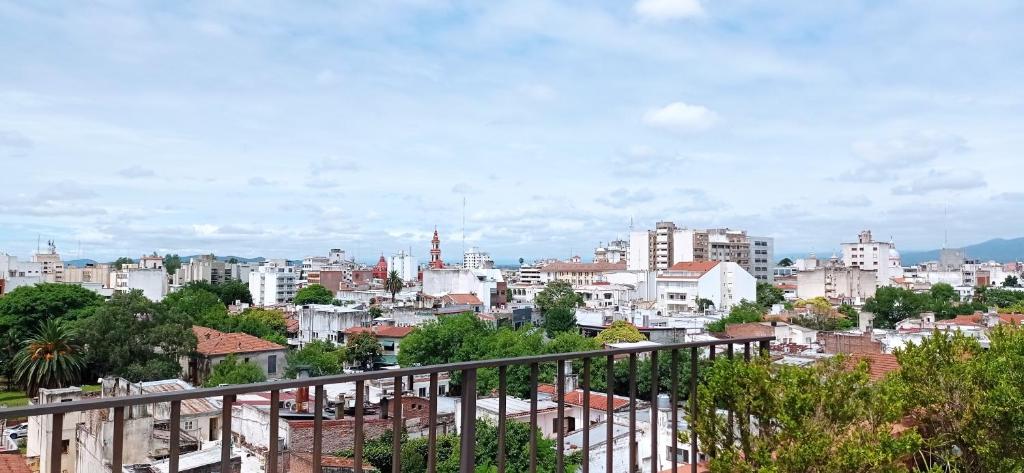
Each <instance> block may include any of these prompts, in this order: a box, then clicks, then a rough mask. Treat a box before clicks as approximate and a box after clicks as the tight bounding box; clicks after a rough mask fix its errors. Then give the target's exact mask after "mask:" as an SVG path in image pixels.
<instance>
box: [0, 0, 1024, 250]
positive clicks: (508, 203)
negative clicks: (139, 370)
mask: <svg viewBox="0 0 1024 473" xmlns="http://www.w3.org/2000/svg"><path fill="white" fill-rule="evenodd" d="M1022 16H1024V11H1022V10H1021V8H1020V7H1019V6H1018V5H1015V4H1013V3H1012V2H993V3H986V4H983V5H970V6H962V7H958V6H956V5H945V4H940V5H932V4H918V3H915V2H895V3H887V4H884V5H883V4H878V5H875V4H870V3H864V2H848V3H843V4H838V5H827V6H823V5H814V4H804V3H802V2H773V3H771V4H770V5H758V4H753V3H748V2H740V1H735V2H732V1H721V2H708V1H705V2H698V1H696V0H641V1H637V2H603V3H599V4H590V3H588V4H571V3H565V2H547V1H540V0H537V1H531V2H528V5H526V6H524V5H523V4H522V3H519V2H517V3H516V4H515V5H513V4H511V3H506V2H487V3H485V4H472V3H463V2H455V1H437V2H432V1H428V0H416V1H412V0H410V1H396V2H391V3H362V2H360V3H358V4H352V5H345V7H344V8H341V7H337V6H334V7H331V6H321V7H312V6H311V7H310V8H309V9H306V10H304V11H294V10H292V9H288V8H274V7H272V6H269V5H260V4H249V3H246V4H238V5H233V4H219V5H203V4H180V5H177V4H176V5H171V6H167V5H163V6H158V7H157V9H155V10H151V9H142V8H141V7H138V8H137V7H133V6H130V5H118V4H116V3H110V4H103V5H95V6H82V5H77V4H74V3H67V4H62V5H47V6H38V5H19V4H14V3H0V23H2V24H3V25H4V26H5V27H4V28H0V51H2V53H3V55H4V57H5V58H6V61H5V62H4V64H3V66H0V68H2V69H0V70H2V71H4V74H0V164H2V169H4V174H5V176H7V177H8V179H7V180H6V191H7V192H6V195H5V197H4V198H3V199H2V200H0V251H6V252H8V253H12V254H20V255H27V254H29V253H30V252H31V251H33V250H34V249H35V248H36V240H37V237H38V236H40V235H41V238H42V239H43V240H44V241H45V240H48V239H52V240H56V241H57V243H58V247H59V250H60V251H61V253H62V254H64V255H66V256H73V255H75V254H76V253H77V249H78V245H79V242H81V246H82V251H81V254H82V256H84V257H89V258H93V259H99V260H104V259H107V260H112V259H114V258H116V257H118V256H131V257H137V256H138V255H141V254H148V253H150V252H152V251H158V252H160V253H161V254H164V253H178V254H182V255H186V254H199V253H206V252H214V253H218V254H221V253H223V254H227V253H232V254H238V255H239V256H257V255H259V256H266V257H289V258H298V257H302V256H306V255H313V254H322V253H324V252H325V251H326V250H327V249H328V248H332V247H339V246H340V247H342V248H345V249H347V250H349V251H351V252H353V253H355V254H356V255H357V257H358V258H360V259H366V260H369V259H372V258H373V257H375V256H376V255H377V254H379V253H380V252H382V251H383V252H384V253H386V254H390V253H391V252H393V251H398V250H402V249H408V248H409V247H410V246H411V247H412V248H413V251H414V253H415V254H418V255H420V256H421V258H425V256H426V254H427V250H428V249H429V240H430V236H431V234H432V232H433V229H434V227H435V225H436V226H437V227H438V228H439V229H440V231H441V236H442V245H443V248H444V255H445V257H446V258H445V259H446V260H450V259H453V258H454V259H457V260H461V249H462V247H461V235H462V228H461V226H462V218H463V214H462V209H463V207H462V202H463V199H465V200H466V201H467V204H466V213H465V218H466V226H465V231H466V247H467V248H468V247H471V246H479V247H481V248H483V249H484V250H487V251H489V252H490V253H491V254H492V255H493V256H494V258H495V259H496V260H498V261H501V262H509V261H513V260H517V259H518V258H519V257H523V258H526V259H527V260H530V259H533V258H539V257H563V258H564V257H567V256H570V255H572V254H579V255H580V256H583V257H584V258H587V257H588V256H589V255H591V254H592V251H593V247H594V246H596V245H597V244H598V242H607V241H609V240H611V239H613V238H615V237H626V235H627V232H628V228H629V225H630V221H633V222H634V224H635V226H636V227H637V228H650V227H652V226H653V224H654V223H655V222H656V221H658V220H671V221H674V222H676V223H677V224H679V225H681V226H688V227H691V228H708V227H731V228H739V229H745V230H747V231H748V232H749V233H750V234H752V235H763V236H769V237H774V238H775V239H776V245H777V246H776V253H777V254H779V255H784V254H792V253H799V252H805V251H812V250H815V251H817V252H818V253H819V254H822V253H825V252H828V251H830V250H834V249H836V248H838V246H839V244H840V243H841V242H843V241H850V240H853V239H854V238H855V236H856V234H857V232H858V231H860V230H862V229H867V228H870V229H872V230H874V231H875V234H876V236H877V237H878V238H879V239H882V240H885V241H888V240H889V238H890V237H892V238H893V239H894V240H895V242H896V244H897V246H898V247H899V248H900V249H933V248H938V247H941V246H942V245H943V242H944V240H945V237H944V235H945V234H947V232H948V241H949V245H950V246H952V247H958V246H963V245H967V244H972V243H977V242H979V241H984V240H987V239H989V238H995V237H1007V238H1012V237H1017V236H1021V234H1020V232H1019V227H1018V226H1017V225H1016V222H1015V218H1014V217H1016V215H1017V213H1018V211H1019V208H1020V206H1021V204H1022V203H1024V193H1021V192H1019V191H1018V190H1017V187H1016V184H1015V182H1014V178H1015V173H1014V171H1018V170H1019V158H1018V157H1017V154H1018V151H1017V150H1018V149H1020V148H1021V145H1022V144H1024V143H1022V141H1024V137H1022V136H1020V134H1019V132H1018V131H1019V130H1020V129H1022V125H1024V124H1022V123H1021V120H1022V119H1021V115H1020V113H1019V111H1020V109H1021V105H1022V104H1024V96H1022V93H1021V92H1020V90H1019V87H1017V85H1016V84H1017V83H1019V80H1020V79H1021V77H1022V75H1024V74H1022V73H1024V66H1022V64H1024V62H1022V61H1020V60H1019V59H1020V57H1021V54H1022V52H1024V46H1022V45H1024V41H1021V39H1022V38H1021V36H1022V35H1024V34H1022V33H1021V31H1020V30H1019V28H1017V27H1016V26H1017V25H1018V24H1019V22H1020V20H1021V17H1022ZM1015 44H1016V45H1017V46H1014V45H1015ZM981 217H984V218H981ZM243 250H244V251H243ZM371 255H372V256H371Z"/></svg>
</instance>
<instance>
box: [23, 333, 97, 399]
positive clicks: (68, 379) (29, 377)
mask: <svg viewBox="0 0 1024 473" xmlns="http://www.w3.org/2000/svg"><path fill="white" fill-rule="evenodd" d="M14 362H15V364H16V366H17V368H16V373H17V379H18V383H20V384H21V385H22V386H24V387H25V391H26V392H28V393H29V395H35V394H36V392H38V391H39V388H63V387H67V386H73V385H75V384H76V383H77V382H78V381H79V379H81V372H82V369H83V367H84V361H83V357H82V348H81V347H80V346H78V344H76V343H75V341H74V339H73V334H72V332H71V331H70V330H69V329H68V328H67V327H66V326H65V325H64V324H62V323H61V322H58V321H56V320H47V321H45V322H43V323H42V325H40V326H39V329H38V330H37V331H36V333H35V334H33V335H32V336H31V337H30V338H29V339H28V340H27V341H26V342H25V345H24V348H23V349H22V350H21V351H20V352H19V353H18V355H17V356H16V357H15V359H14Z"/></svg>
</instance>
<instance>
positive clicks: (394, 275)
mask: <svg viewBox="0 0 1024 473" xmlns="http://www.w3.org/2000/svg"><path fill="white" fill-rule="evenodd" d="M403 284H404V283H402V278H400V277H399V276H398V271H395V270H391V272H390V273H388V278H387V279H386V280H384V290H386V291H388V292H390V293H391V302H395V294H398V292H399V291H401V290H402V286H403Z"/></svg>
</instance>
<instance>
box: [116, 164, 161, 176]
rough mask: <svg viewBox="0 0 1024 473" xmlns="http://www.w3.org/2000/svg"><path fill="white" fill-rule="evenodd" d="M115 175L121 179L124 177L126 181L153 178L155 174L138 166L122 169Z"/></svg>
mask: <svg viewBox="0 0 1024 473" xmlns="http://www.w3.org/2000/svg"><path fill="white" fill-rule="evenodd" d="M117 174H118V175H120V176H121V177H126V178H128V179H139V178H144V177H153V176H155V175H156V173H155V172H153V170H152V169H149V168H144V167H142V166H139V165H134V166H131V167H127V168H124V169H122V170H120V171H117Z"/></svg>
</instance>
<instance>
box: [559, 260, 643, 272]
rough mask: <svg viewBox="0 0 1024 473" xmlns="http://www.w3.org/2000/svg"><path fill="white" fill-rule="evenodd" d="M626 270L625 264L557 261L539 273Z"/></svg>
mask: <svg viewBox="0 0 1024 473" xmlns="http://www.w3.org/2000/svg"><path fill="white" fill-rule="evenodd" d="M624 269H626V263H606V262H603V261H602V262H597V263H566V262H563V261H558V262H555V263H550V264H547V265H545V266H544V267H542V268H540V270H541V271H543V272H546V273H569V272H577V273H601V272H605V271H622V270H624Z"/></svg>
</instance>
